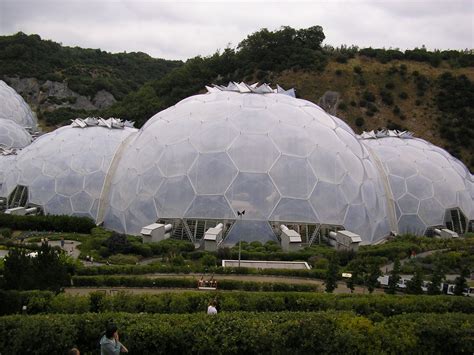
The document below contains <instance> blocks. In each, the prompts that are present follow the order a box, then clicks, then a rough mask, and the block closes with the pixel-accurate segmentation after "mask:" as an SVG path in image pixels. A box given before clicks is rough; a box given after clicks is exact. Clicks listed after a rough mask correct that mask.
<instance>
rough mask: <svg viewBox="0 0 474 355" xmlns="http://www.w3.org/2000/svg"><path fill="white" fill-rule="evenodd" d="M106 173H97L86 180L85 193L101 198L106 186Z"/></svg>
mask: <svg viewBox="0 0 474 355" xmlns="http://www.w3.org/2000/svg"><path fill="white" fill-rule="evenodd" d="M104 180H105V173H103V172H102V171H97V172H95V173H92V174H89V175H87V176H86V177H85V178H84V191H86V192H87V193H88V194H89V195H91V196H92V197H94V198H99V197H100V194H101V192H102V188H103V186H104Z"/></svg>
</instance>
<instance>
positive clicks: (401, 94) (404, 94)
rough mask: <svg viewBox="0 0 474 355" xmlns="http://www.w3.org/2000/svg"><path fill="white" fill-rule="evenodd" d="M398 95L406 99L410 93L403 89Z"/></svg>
mask: <svg viewBox="0 0 474 355" xmlns="http://www.w3.org/2000/svg"><path fill="white" fill-rule="evenodd" d="M398 97H399V98H401V99H402V100H406V99H408V94H407V93H406V92H405V91H402V92H401V93H400V94H398Z"/></svg>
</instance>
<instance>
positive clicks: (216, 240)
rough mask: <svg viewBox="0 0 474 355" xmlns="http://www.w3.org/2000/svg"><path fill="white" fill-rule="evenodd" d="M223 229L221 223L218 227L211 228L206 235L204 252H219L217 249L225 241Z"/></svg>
mask: <svg viewBox="0 0 474 355" xmlns="http://www.w3.org/2000/svg"><path fill="white" fill-rule="evenodd" d="M223 228H224V225H223V224H222V223H219V224H218V225H217V226H215V227H213V228H209V229H208V230H207V231H206V233H204V238H203V239H204V250H207V251H217V248H218V247H219V244H220V243H221V242H222V239H223V238H222V237H223V235H222V234H223Z"/></svg>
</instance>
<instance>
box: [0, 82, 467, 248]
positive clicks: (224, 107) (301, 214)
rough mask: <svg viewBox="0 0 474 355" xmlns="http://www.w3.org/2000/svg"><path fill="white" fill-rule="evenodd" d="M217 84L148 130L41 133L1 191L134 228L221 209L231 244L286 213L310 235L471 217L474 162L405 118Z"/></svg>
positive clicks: (367, 236) (376, 231)
mask: <svg viewBox="0 0 474 355" xmlns="http://www.w3.org/2000/svg"><path fill="white" fill-rule="evenodd" d="M207 89H208V93H206V94H202V95H195V96H191V97H189V98H187V99H184V100H182V101H181V102H179V103H178V104H176V105H175V106H173V107H170V108H168V109H166V110H164V111H161V112H159V113H157V114H156V115H155V116H153V117H152V118H151V119H150V120H148V121H147V122H146V124H145V125H144V126H143V127H142V128H141V129H140V130H135V129H133V128H131V125H130V123H128V122H123V121H120V120H118V119H109V120H102V119H94V118H88V119H85V120H80V119H77V120H74V121H73V123H72V125H71V126H69V127H64V128H61V129H58V130H56V131H54V132H52V133H50V134H46V135H44V136H42V137H40V138H39V139H37V140H36V141H34V142H33V143H32V144H31V145H29V146H28V147H26V148H25V149H23V150H21V151H20V152H19V153H18V154H17V156H16V157H14V158H10V159H9V162H8V166H9V167H8V173H6V174H4V176H3V180H4V182H3V184H2V187H1V188H0V197H2V196H3V197H4V198H5V197H9V199H10V200H11V195H12V193H13V192H14V191H16V192H15V193H16V194H17V195H18V193H17V191H18V190H17V188H18V187H19V186H20V187H22V186H23V187H25V188H27V189H28V191H27V196H28V203H29V204H34V205H38V206H41V207H42V208H43V209H44V211H45V213H51V214H69V215H84V216H90V217H91V218H94V219H95V221H96V222H97V223H99V224H100V223H103V224H104V226H105V227H107V228H110V229H113V230H115V231H118V232H122V233H128V234H139V233H140V230H141V228H142V227H143V226H145V225H148V224H151V223H154V222H157V221H161V222H164V223H167V224H168V223H170V224H172V227H173V235H174V236H175V237H181V238H189V239H190V240H192V241H196V240H198V239H200V238H202V236H203V233H204V231H205V230H207V229H208V228H209V227H214V226H215V225H217V224H218V223H222V224H223V226H224V232H225V233H224V234H225V240H224V241H225V243H226V244H232V243H235V242H237V241H238V240H247V241H254V240H259V241H267V240H276V239H277V230H279V227H280V225H281V224H285V225H287V226H289V227H290V228H293V229H295V230H297V231H298V232H299V233H300V234H301V236H302V237H303V241H304V242H307V243H311V242H313V241H314V240H315V238H316V237H318V236H321V235H323V236H324V235H325V234H327V233H328V232H329V231H330V230H339V229H347V230H350V231H352V232H354V233H357V234H359V235H360V236H361V237H362V242H363V243H365V244H369V243H376V242H378V241H380V240H382V239H383V238H385V237H386V236H388V235H389V234H390V232H392V231H393V232H397V233H407V232H410V233H415V234H419V235H422V234H426V233H429V232H430V230H432V229H433V228H437V227H440V226H449V227H451V229H455V230H459V231H460V232H461V233H463V232H466V231H468V230H469V229H472V221H473V220H474V207H473V206H474V203H473V201H474V179H473V176H472V174H470V172H469V171H468V170H467V169H466V167H465V166H464V165H463V164H462V163H461V162H460V161H458V160H457V159H455V158H453V157H452V156H451V155H449V154H448V153H447V152H446V151H444V150H442V149H441V148H438V147H436V146H434V145H432V144H430V143H428V142H425V141H423V140H421V139H416V138H413V137H412V135H411V134H410V133H408V132H396V131H383V132H369V133H364V134H363V135H361V136H356V135H355V133H354V132H353V131H352V129H351V128H350V127H349V126H348V125H347V124H346V123H344V122H343V121H342V120H340V119H339V118H337V117H334V116H331V115H329V114H327V113H326V112H325V111H323V110H322V109H321V108H320V107H318V106H317V105H315V104H313V103H311V102H309V101H306V100H301V99H297V98H295V92H294V90H284V89H282V88H281V87H277V89H275V90H274V89H272V88H270V86H268V85H265V84H264V85H261V86H258V85H246V84H244V83H230V84H229V85H228V86H214V87H208V88H207ZM0 159H1V158H0ZM0 164H2V162H1V161H0ZM5 164H7V163H5ZM0 178H2V177H1V176H0ZM0 183H2V182H1V181H0ZM244 210H245V214H244V215H241V216H239V215H238V212H241V211H244Z"/></svg>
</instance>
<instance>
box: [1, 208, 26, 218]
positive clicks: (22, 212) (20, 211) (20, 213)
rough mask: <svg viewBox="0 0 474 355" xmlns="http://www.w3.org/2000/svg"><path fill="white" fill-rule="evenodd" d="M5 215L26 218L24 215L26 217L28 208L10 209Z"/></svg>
mask: <svg viewBox="0 0 474 355" xmlns="http://www.w3.org/2000/svg"><path fill="white" fill-rule="evenodd" d="M5 214H12V215H17V216H24V215H26V208H25V207H14V208H9V209H7V210H5Z"/></svg>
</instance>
